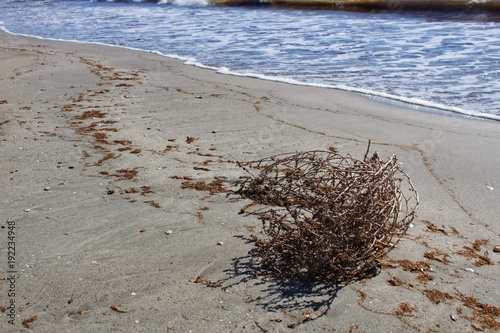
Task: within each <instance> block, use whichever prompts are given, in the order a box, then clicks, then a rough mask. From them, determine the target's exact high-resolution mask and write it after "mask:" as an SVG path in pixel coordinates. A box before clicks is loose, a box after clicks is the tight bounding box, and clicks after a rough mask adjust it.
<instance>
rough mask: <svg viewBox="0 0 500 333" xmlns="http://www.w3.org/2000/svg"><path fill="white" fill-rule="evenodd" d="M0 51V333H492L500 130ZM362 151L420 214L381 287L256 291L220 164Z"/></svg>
mask: <svg viewBox="0 0 500 333" xmlns="http://www.w3.org/2000/svg"><path fill="white" fill-rule="evenodd" d="M0 45H1V46H0V151H1V160H0V163H1V165H0V175H1V178H0V179H1V204H0V209H1V215H2V221H1V229H0V244H1V246H0V249H1V251H0V252H1V256H0V272H2V276H1V281H0V310H1V312H2V316H1V317H2V318H1V320H0V331H1V332H31V331H34V332H193V333H195V332H474V331H482V332H493V331H499V330H500V320H499V318H500V289H499V288H498V283H499V272H500V271H499V269H498V265H499V263H500V253H498V252H494V248H495V246H496V245H500V220H499V217H498V216H499V213H500V208H499V203H500V168H499V167H498V166H499V165H500V154H499V153H498V152H499V148H500V130H499V129H500V123H498V122H495V121H488V120H483V119H474V118H465V117H462V116H458V115H443V114H438V113H431V112H426V111H421V110H412V109H406V108H401V107H397V106H395V105H391V104H384V103H380V102H378V101H375V100H372V99H370V98H368V97H366V96H362V95H358V94H353V93H348V92H343V91H337V90H333V89H321V88H312V87H304V86H294V85H288V84H283V83H276V82H271V81H262V80H257V79H251V78H243V77H234V76H227V75H221V74H217V73H215V72H213V71H210V70H205V69H200V68H196V67H192V66H186V65H184V64H183V63H182V62H181V61H179V60H175V59H169V58H165V57H161V56H159V55H156V54H153V53H147V52H139V51H133V50H127V49H121V48H114V47H107V46H101V45H91V44H82V43H69V42H59V41H48V40H39V39H35V38H29V37H23V36H14V35H10V34H7V33H5V32H0ZM368 140H371V150H372V151H377V152H378V153H379V155H380V156H381V157H382V158H388V157H389V156H391V155H392V154H396V155H397V157H398V160H399V161H400V162H401V163H402V166H403V169H404V170H405V172H407V173H408V175H409V176H410V177H411V179H412V182H413V184H414V185H415V187H416V189H417V191H418V193H419V196H420V206H419V210H418V214H417V217H416V219H415V220H414V221H413V225H412V227H411V228H410V229H409V230H408V233H407V234H406V235H405V236H404V237H403V238H402V239H401V240H400V242H399V243H398V245H397V248H396V249H394V250H393V251H391V252H390V253H389V256H388V257H387V258H386V259H384V260H383V263H382V270H381V272H380V274H378V275H377V276H375V277H373V278H370V279H367V280H363V281H360V282H356V283H352V284H349V285H347V286H344V287H343V288H334V287H325V286H318V285H311V284H307V283H298V282H290V281H288V282H287V281H279V280H276V279H271V278H267V277H264V276H258V275H256V274H255V272H253V271H252V270H251V269H250V268H249V265H248V261H249V255H248V251H249V250H250V249H252V246H253V245H252V243H251V242H250V237H251V235H252V234H258V233H259V230H260V229H261V222H260V221H259V220H258V219H257V217H255V216H253V215H247V214H240V210H241V208H242V207H243V206H245V205H246V204H248V203H249V201H248V200H243V199H238V198H236V197H235V196H231V195H227V193H226V192H225V191H224V189H230V188H231V184H232V182H233V181H234V180H237V179H238V178H239V177H241V176H243V175H244V172H243V170H241V169H240V168H239V167H238V166H237V165H236V164H235V162H236V161H250V160H256V159H259V158H263V157H266V156H270V155H275V154H280V153H286V152H294V151H306V150H315V149H323V150H328V149H336V150H337V151H338V152H339V153H340V154H344V155H345V154H350V155H352V156H353V157H355V158H359V159H362V158H363V155H364V153H365V151H366V148H367V143H368ZM9 232H10V233H9ZM13 248H15V253H14V251H12V250H13ZM9 249H10V250H9ZM10 252H12V253H10Z"/></svg>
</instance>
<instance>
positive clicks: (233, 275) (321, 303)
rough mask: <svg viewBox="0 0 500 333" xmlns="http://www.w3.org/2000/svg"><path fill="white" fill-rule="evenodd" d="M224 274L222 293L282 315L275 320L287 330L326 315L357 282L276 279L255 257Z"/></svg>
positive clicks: (237, 260)
mask: <svg viewBox="0 0 500 333" xmlns="http://www.w3.org/2000/svg"><path fill="white" fill-rule="evenodd" d="M235 237H236V238H239V239H241V240H243V241H244V242H246V243H247V244H248V243H252V244H253V243H254V240H253V239H250V238H246V237H244V236H235ZM224 273H226V274H227V276H228V277H227V278H225V279H222V280H219V283H220V285H221V286H222V289H223V290H225V291H229V290H238V292H239V293H241V294H242V295H241V296H242V297H243V299H244V300H245V302H246V303H248V304H252V305H255V306H258V307H261V308H262V309H263V310H265V311H266V312H268V313H275V314H278V313H279V316H280V317H283V318H282V319H279V320H278V319H273V320H274V321H279V322H281V321H283V322H284V323H285V324H286V326H287V327H288V328H294V327H296V326H299V325H301V324H303V323H305V322H308V321H311V320H315V319H317V318H320V317H322V316H324V315H326V314H327V313H328V311H329V309H330V306H331V304H332V303H333V301H334V299H335V298H336V296H337V293H338V292H339V291H340V290H341V289H342V288H344V287H345V286H347V285H348V284H350V283H353V282H356V281H351V282H349V283H343V284H332V283H329V284H328V283H323V282H311V281H302V280H298V279H284V278H277V277H273V276H272V275H270V273H269V272H268V271H266V270H264V269H262V268H261V267H260V265H259V264H258V263H257V261H256V258H255V257H254V256H253V255H252V254H248V255H246V256H243V257H238V258H234V259H233V267H232V268H231V269H227V270H225V271H224ZM375 274H376V273H375ZM274 317H276V316H274ZM285 318H286V319H285Z"/></svg>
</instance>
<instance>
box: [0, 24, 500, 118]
mask: <svg viewBox="0 0 500 333" xmlns="http://www.w3.org/2000/svg"><path fill="white" fill-rule="evenodd" d="M0 30H1V31H3V32H5V33H7V34H11V35H15V36H21V37H28V38H34V39H40V40H48V41H54V42H67V43H76V44H89V45H97V46H104V47H114V48H119V49H124V50H131V51H137V52H145V53H151V54H155V55H158V56H161V57H165V58H168V59H173V60H179V61H182V62H183V64H184V65H186V66H193V67H196V68H200V69H206V70H212V71H214V72H215V73H217V74H221V75H230V76H235V77H241V78H249V79H257V80H264V81H270V82H277V83H284V84H290V85H296V86H299V87H300V86H303V87H311V88H319V89H333V90H338V91H343V92H347V93H354V94H359V95H361V96H363V97H366V98H368V99H373V100H376V101H378V102H382V103H384V104H388V105H393V106H396V107H400V108H405V109H409V110H417V111H421V112H430V113H437V114H442V115H448V116H450V117H456V116H458V117H464V118H478V119H484V120H490V121H500V116H498V115H492V114H488V113H481V112H474V111H467V110H461V109H459V108H456V107H451V106H446V105H439V104H438V105H431V104H433V103H431V102H428V101H423V100H422V101H420V100H416V101H411V99H412V98H407V97H401V96H392V95H389V94H386V93H378V92H372V91H368V90H366V91H365V89H360V90H357V89H354V88H345V89H344V88H339V87H335V86H329V85H315V84H308V83H305V82H300V81H295V80H294V79H292V81H293V82H288V81H287V80H280V79H279V78H272V77H269V78H266V77H267V76H266V75H264V74H252V75H251V74H242V73H237V72H231V71H228V72H220V69H221V68H216V67H210V66H206V65H203V64H201V63H198V62H196V61H195V62H193V61H192V60H191V59H190V58H187V57H181V56H174V55H166V54H163V53H162V52H159V51H155V50H143V49H138V48H134V47H128V46H120V45H113V44H105V43H98V42H86V41H77V40H63V39H55V38H43V37H38V36H34V35H28V34H21V33H12V32H10V31H8V30H7V29H5V28H4V29H0Z"/></svg>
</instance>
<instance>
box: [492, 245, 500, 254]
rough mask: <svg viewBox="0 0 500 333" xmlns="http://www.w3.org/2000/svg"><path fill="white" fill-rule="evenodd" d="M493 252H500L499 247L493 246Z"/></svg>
mask: <svg viewBox="0 0 500 333" xmlns="http://www.w3.org/2000/svg"><path fill="white" fill-rule="evenodd" d="M493 252H497V253H498V252H500V245H495V246H494V247H493Z"/></svg>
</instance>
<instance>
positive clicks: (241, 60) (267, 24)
mask: <svg viewBox="0 0 500 333" xmlns="http://www.w3.org/2000/svg"><path fill="white" fill-rule="evenodd" d="M304 1H305V2H307V0H304ZM343 1H346V0H343ZM456 1H459V0H456ZM332 3H333V2H332ZM481 3H492V4H498V2H497V1H482V2H481ZM236 4H239V5H241V2H236V3H235V2H233V3H232V5H236ZM246 4H247V6H216V5H214V3H213V2H210V0H169V1H160V2H150V1H142V2H141V1H125V2H116V1H89V0H74V1H57V0H54V1H0V27H1V28H2V29H4V30H6V31H9V32H12V33H18V34H26V35H33V36H38V37H42V38H51V39H61V40H72V41H85V42H94V43H103V44H111V45H117V46H122V47H128V48H137V49H142V50H147V51H154V52H158V53H160V54H163V55H165V56H169V57H175V58H180V59H183V60H185V61H186V62H187V63H189V64H192V65H197V66H202V67H206V68H211V69H213V70H215V71H218V72H219V73H223V74H231V75H242V76H252V77H258V78H262V79H267V80H276V81H283V82H288V83H291V84H304V85H312V86H321V87H330V88H336V89H343V90H349V91H355V92H360V93H363V94H367V95H370V96H374V97H377V98H384V99H388V100H393V101H398V102H402V103H403V104H404V105H407V106H413V107H416V108H420V107H422V108H424V107H425V108H435V109H440V110H445V111H450V112H458V113H463V114H468V115H479V116H482V117H487V118H492V119H499V120H500V11H497V10H496V9H494V10H482V9H470V8H468V7H464V8H460V9H456V8H452V9H450V10H448V9H447V8H442V9H438V10H436V8H433V10H425V8H418V9H412V10H410V9H405V8H404V6H396V7H394V6H393V7H390V6H388V7H387V8H382V9H381V8H376V9H373V8H371V9H370V8H368V9H366V8H365V10H363V11H343V10H339V9H343V8H342V7H339V6H330V7H326V8H325V7H321V8H320V9H318V8H314V9H312V8H309V7H301V8H300V9H294V8H281V7H276V6H273V5H269V4H270V2H262V0H261V2H258V0H255V2H252V3H250V4H249V5H248V3H246ZM423 4H425V3H424V2H423Z"/></svg>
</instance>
